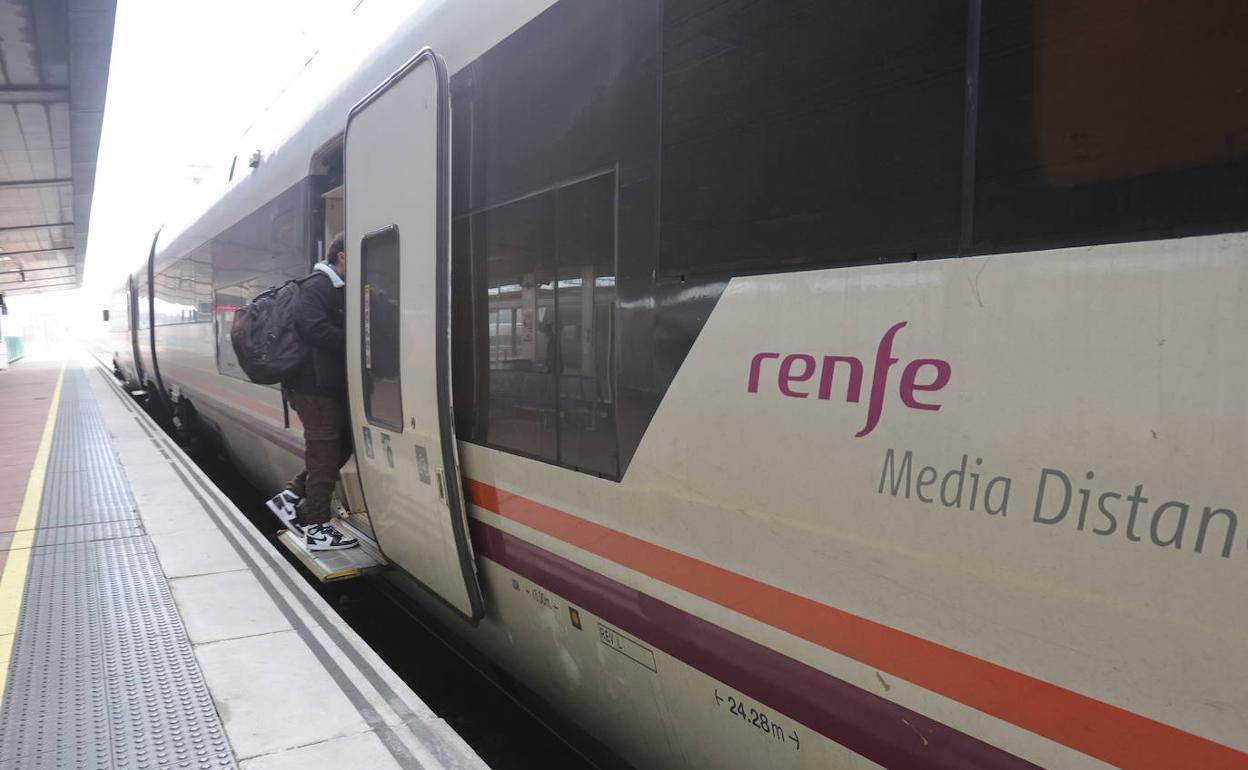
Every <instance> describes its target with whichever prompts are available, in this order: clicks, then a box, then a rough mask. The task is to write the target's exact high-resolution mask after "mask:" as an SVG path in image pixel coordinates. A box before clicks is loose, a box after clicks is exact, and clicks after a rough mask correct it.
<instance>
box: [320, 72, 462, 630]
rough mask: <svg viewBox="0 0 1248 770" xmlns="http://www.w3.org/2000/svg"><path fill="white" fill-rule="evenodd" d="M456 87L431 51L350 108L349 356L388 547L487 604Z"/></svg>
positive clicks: (436, 581) (362, 446) (377, 514)
mask: <svg viewBox="0 0 1248 770" xmlns="http://www.w3.org/2000/svg"><path fill="white" fill-rule="evenodd" d="M450 138H451V137H450V92H449V82H448V80H447V75H446V67H445V65H444V64H443V63H442V60H441V59H440V58H439V57H438V56H437V55H436V54H434V53H433V52H432V51H430V50H429V49H425V50H423V51H421V52H420V53H419V54H417V55H416V56H414V57H413V58H412V59H411V60H410V61H408V62H407V64H405V65H403V66H402V67H401V68H399V70H398V71H397V72H395V73H394V74H393V75H391V76H390V77H389V78H387V79H386V80H385V81H384V82H383V83H381V85H379V86H377V88H376V89H374V90H373V92H372V93H370V94H369V95H368V96H367V97H365V98H364V99H363V100H361V101H360V102H359V103H358V104H356V105H355V106H354V107H353V108H352V109H351V112H350V115H349V116H348V118H347V130H346V138H345V148H344V207H345V213H346V252H347V285H346V289H345V291H346V312H347V324H346V329H347V369H348V387H349V393H350V400H351V423H352V426H353V429H354V439H355V455H356V458H357V460H358V463H359V469H360V483H361V485H362V487H363V490H364V499H365V503H366V504H367V506H368V512H369V517H370V518H371V520H372V524H373V530H374V532H375V533H376V535H377V540H378V544H379V545H380V547H381V549H382V551H383V552H384V553H385V555H386V558H387V559H389V560H390V562H392V563H393V564H395V565H396V566H398V567H399V568H400V569H402V570H403V571H405V572H407V573H408V574H409V575H410V576H411V577H413V578H415V579H416V580H417V581H419V582H420V583H422V584H423V585H424V586H425V587H426V588H428V589H429V590H430V591H432V592H433V593H435V594H436V595H438V596H439V597H441V598H442V599H443V600H445V601H446V602H447V603H448V604H450V605H451V606H452V607H454V608H455V609H456V610H458V611H459V612H460V613H462V614H463V615H464V616H466V617H467V618H469V619H470V620H473V621H475V620H477V619H479V618H480V617H481V615H482V613H483V603H482V600H481V588H480V585H479V584H478V582H477V574H476V563H475V561H474V559H473V554H472V544H471V541H470V540H469V537H468V526H467V524H468V522H467V518H466V506H465V503H464V494H463V483H462V481H461V479H460V474H459V462H458V453H457V449H456V443H455V429H454V421H453V420H452V415H451V379H450V377H451V359H450V355H451V353H450V347H451V345H450V342H451V330H450V317H451V313H450V292H451V273H450V253H451V252H450V208H449V206H450Z"/></svg>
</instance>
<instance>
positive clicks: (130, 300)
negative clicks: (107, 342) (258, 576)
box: [126, 275, 143, 387]
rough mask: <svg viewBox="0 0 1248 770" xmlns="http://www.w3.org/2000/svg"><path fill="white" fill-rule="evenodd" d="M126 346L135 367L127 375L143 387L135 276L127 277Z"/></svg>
mask: <svg viewBox="0 0 1248 770" xmlns="http://www.w3.org/2000/svg"><path fill="white" fill-rule="evenodd" d="M126 328H127V329H128V331H127V334H126V347H127V348H128V349H129V350H128V352H129V355H130V364H131V367H132V369H133V371H132V372H128V373H127V375H132V376H133V378H132V379H131V381H130V384H133V385H135V386H136V387H141V386H142V384H143V363H142V360H141V359H140V358H139V287H138V282H137V281H135V280H134V276H133V275H131V276H128V277H127V278H126Z"/></svg>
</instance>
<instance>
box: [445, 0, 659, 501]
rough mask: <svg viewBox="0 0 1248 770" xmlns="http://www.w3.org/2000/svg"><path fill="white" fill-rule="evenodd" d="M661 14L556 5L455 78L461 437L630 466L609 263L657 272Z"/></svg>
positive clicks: (613, 472) (613, 272) (631, 6)
mask: <svg viewBox="0 0 1248 770" xmlns="http://www.w3.org/2000/svg"><path fill="white" fill-rule="evenodd" d="M658 7H659V6H658V3H656V2H653V1H652V0H575V1H572V0H563V1H562V2H558V3H555V4H554V5H553V6H551V7H550V8H549V9H547V10H546V11H545V12H543V13H542V14H540V15H539V16H538V17H537V18H535V19H533V20H532V21H530V22H529V23H528V24H526V25H525V26H524V27H522V28H521V29H519V30H518V31H516V32H515V33H514V34H512V35H511V36H509V37H508V38H507V39H505V40H503V41H502V42H501V43H499V44H498V45H497V46H495V47H494V48H493V49H491V50H490V51H488V52H487V53H486V54H485V55H483V56H482V57H481V58H480V59H478V60H476V61H475V62H473V63H471V64H469V65H468V66H466V67H465V68H464V69H463V70H461V71H460V72H459V73H457V74H456V75H455V77H454V78H453V79H452V83H451V86H452V97H453V100H454V103H453V114H454V133H455V138H454V141H453V142H452V148H453V151H454V153H455V154H454V158H453V162H452V169H453V177H452V178H453V182H452V190H453V194H452V201H453V214H454V217H455V222H454V232H453V237H452V248H453V252H454V254H453V269H452V280H453V281H454V282H455V283H454V290H453V292H452V295H453V300H452V303H453V308H452V313H453V329H454V356H453V358H454V362H455V363H454V376H453V381H454V387H455V417H456V431H457V433H458V435H459V437H460V438H461V439H464V440H469V441H475V442H477V443H481V444H485V445H488V446H492V447H496V448H499V449H504V450H507V451H511V452H515V453H517V454H522V455H525V456H528V457H533V458H537V459H541V460H545V461H547V462H552V463H557V464H559V465H562V466H565V467H568V468H572V469H575V470H578V471H581V472H585V473H591V474H595V475H598V476H602V477H606V478H618V477H619V475H620V468H621V463H620V451H619V438H618V431H617V427H618V420H617V412H618V404H619V400H618V398H617V388H616V384H615V359H616V355H615V345H614V340H615V336H616V308H615V304H616V302H615V300H616V290H617V279H618V277H619V276H618V271H617V262H618V263H621V264H622V263H623V261H624V260H623V257H622V256H620V255H623V254H625V253H627V254H629V255H630V256H631V258H632V259H633V264H634V265H635V270H636V271H637V272H639V273H640V274H642V275H645V276H649V275H651V274H652V272H653V268H652V264H653V258H654V253H655V251H654V242H655V241H654V238H653V237H652V236H651V234H652V233H653V232H655V230H656V228H657V218H656V217H655V209H654V207H653V206H652V205H651V204H650V203H648V201H649V200H651V199H654V198H657V185H656V182H655V181H654V180H655V176H656V169H657V161H658V141H657V135H658V116H657V104H658V98H657V95H658V93H657V84H658V56H657V53H658V49H657V45H658V36H657V33H658V19H659V12H658ZM617 252H618V253H617Z"/></svg>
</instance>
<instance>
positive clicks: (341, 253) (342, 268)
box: [325, 233, 347, 278]
mask: <svg viewBox="0 0 1248 770" xmlns="http://www.w3.org/2000/svg"><path fill="white" fill-rule="evenodd" d="M345 249H346V242H345V238H344V237H343V234H342V233H338V234H337V235H335V236H334V239H333V240H332V241H330V242H329V248H328V249H326V250H325V261H326V262H328V263H329V264H330V266H331V267H333V268H334V270H335V271H337V273H338V275H339V277H342V278H346V277H347V252H346V250H345Z"/></svg>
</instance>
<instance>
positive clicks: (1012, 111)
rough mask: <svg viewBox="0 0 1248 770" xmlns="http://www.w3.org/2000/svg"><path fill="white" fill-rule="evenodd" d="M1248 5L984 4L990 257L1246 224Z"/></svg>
mask: <svg viewBox="0 0 1248 770" xmlns="http://www.w3.org/2000/svg"><path fill="white" fill-rule="evenodd" d="M1246 38H1248V4H1245V3H1243V2H1241V1H1240V0H1209V2H1206V3H1202V4H1201V5H1200V11H1199V12H1194V11H1193V10H1192V9H1190V8H1188V7H1187V6H1186V5H1185V4H1182V3H1172V2H1169V1H1168V0H1138V2H1132V3H1121V2H1115V3H1089V2H1084V1H1083V0H1030V1H1029V2H1010V3H985V4H984V18H983V38H982V41H983V42H982V56H981V65H980V69H981V85H980V102H979V114H980V124H979V142H978V147H977V160H976V163H977V175H976V181H975V189H976V197H977V200H976V209H975V226H974V248H975V250H976V251H978V252H980V253H986V252H999V251H1016V250H1023V249H1030V248H1049V247H1055V246H1064V245H1072V244H1089V243H1108V242H1115V241H1124V240H1137V239H1147V238H1164V237H1175V236H1181V235H1194V234H1200V233H1212V232H1220V231H1228V230H1243V229H1245V227H1248V91H1246V90H1245V89H1244V86H1243V80H1244V71H1245V64H1244V62H1245V60H1244V48H1243V46H1244V42H1243V41H1244V40H1245V39H1246Z"/></svg>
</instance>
